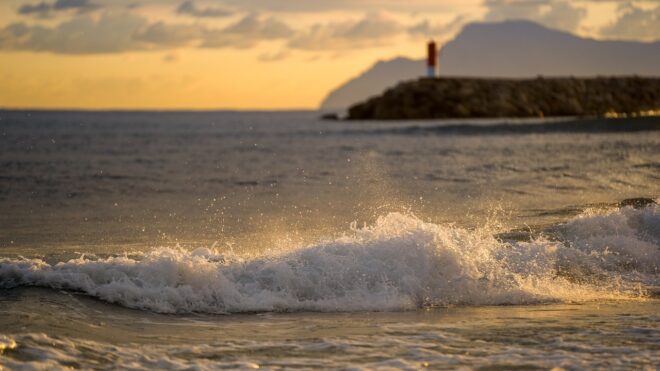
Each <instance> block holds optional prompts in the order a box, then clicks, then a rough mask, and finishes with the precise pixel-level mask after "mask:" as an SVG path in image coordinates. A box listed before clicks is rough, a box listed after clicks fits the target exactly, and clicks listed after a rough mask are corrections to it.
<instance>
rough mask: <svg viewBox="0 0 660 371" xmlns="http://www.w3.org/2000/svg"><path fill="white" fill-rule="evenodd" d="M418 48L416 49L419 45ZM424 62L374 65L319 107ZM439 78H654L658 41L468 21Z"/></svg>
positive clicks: (361, 95)
mask: <svg viewBox="0 0 660 371" xmlns="http://www.w3.org/2000/svg"><path fill="white" fill-rule="evenodd" d="M420 49H422V48H421V47H420ZM424 63H425V62H424V60H421V59H420V60H413V59H408V58H401V57H400V58H395V59H392V60H389V61H379V62H378V63H376V64H375V65H374V66H373V67H371V68H370V69H369V70H367V71H366V72H364V73H363V74H361V75H360V76H358V77H356V78H354V79H352V80H350V81H348V82H347V83H345V84H343V85H341V86H340V87H338V88H337V89H335V90H333V91H332V92H330V94H328V96H327V97H326V98H325V100H324V101H323V102H322V103H321V109H326V110H333V109H334V110H337V109H345V108H347V107H348V106H350V105H352V104H354V103H357V102H359V101H362V100H364V99H366V98H368V97H370V96H373V95H377V94H380V93H382V91H383V90H385V89H386V88H388V87H391V86H393V85H395V84H396V83H398V82H401V81H404V80H409V79H415V78H417V77H420V76H422V75H423V74H424V73H425V70H426V66H425V65H424ZM440 75H441V76H466V77H468V76H470V77H510V78H523V77H535V76H538V75H543V76H597V75H640V76H660V41H656V42H653V43H643V42H634V41H600V40H593V39H585V38H581V37H577V36H575V35H572V34H570V33H566V32H562V31H557V30H552V29H548V28H546V27H543V26H541V25H539V24H536V23H533V22H528V21H507V22H502V23H472V24H469V25H467V26H465V27H464V28H463V30H462V31H461V32H460V33H459V35H458V36H457V37H456V38H455V39H454V40H452V41H450V42H449V43H447V44H445V46H444V47H443V48H442V50H441V56H440Z"/></svg>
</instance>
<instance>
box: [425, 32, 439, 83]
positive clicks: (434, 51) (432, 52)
mask: <svg viewBox="0 0 660 371" xmlns="http://www.w3.org/2000/svg"><path fill="white" fill-rule="evenodd" d="M437 66H438V48H437V46H436V45H435V41H433V40H431V41H429V43H428V45H427V56H426V68H427V70H426V76H427V77H428V78H430V79H432V78H435V73H436V69H437Z"/></svg>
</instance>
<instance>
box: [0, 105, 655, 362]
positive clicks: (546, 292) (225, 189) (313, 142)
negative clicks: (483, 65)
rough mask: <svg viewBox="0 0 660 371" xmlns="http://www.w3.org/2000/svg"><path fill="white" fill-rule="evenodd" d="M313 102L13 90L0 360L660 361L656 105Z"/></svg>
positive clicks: (4, 136)
mask: <svg viewBox="0 0 660 371" xmlns="http://www.w3.org/2000/svg"><path fill="white" fill-rule="evenodd" d="M315 116H316V114H315V113H308V112H290V113H231V112H217V113H147V112H142V113H128V112H124V113H117V112H109V113H93V112H12V111H0V144H1V145H0V169H1V173H0V211H2V212H0V225H1V226H2V227H1V228H0V290H1V291H0V312H2V313H5V314H6V315H4V316H2V319H0V349H4V351H3V352H2V355H0V365H4V366H6V367H9V368H15V367H20V366H33V367H45V368H52V367H83V368H88V367H92V368H109V367H121V368H142V367H160V368H187V367H191V366H197V367H201V368H215V367H237V368H250V367H256V366H261V367H271V368H280V367H307V368H315V367H341V368H343V367H349V366H350V367H358V368H359V367H365V368H374V367H382V368H387V367H391V368H420V367H426V366H428V367H432V368H458V367H462V366H465V367H469V368H480V367H493V368H506V369H508V368H512V367H521V368H552V367H563V368H568V369H570V368H636V369H639V368H642V369H643V368H648V369H652V368H653V367H654V365H655V364H658V363H659V362H658V361H659V359H658V352H659V351H660V335H659V334H660V323H659V321H658V319H659V318H660V311H659V310H658V308H659V306H658V304H660V302H658V300H657V299H655V298H656V297H657V296H658V292H659V291H660V290H659V287H660V277H659V273H660V270H659V269H660V268H659V267H660V207H658V206H657V205H656V204H654V203H653V202H650V201H649V202H650V203H649V202H647V203H645V204H637V205H635V206H636V208H635V207H632V206H625V205H621V204H620V203H619V202H620V201H622V200H624V199H628V198H632V197H645V198H648V199H650V200H653V199H656V200H657V198H658V195H659V194H660V173H659V171H658V170H660V162H658V159H660V130H659V127H660V120H659V119H658V118H644V119H624V120H615V121H604V120H583V121H579V122H572V121H570V120H568V119H561V120H531V121H507V120H498V121H488V120H485V121H483V120H482V121H471V122H460V121H459V122H457V121H430V122H393V123H378V122H372V123H350V122H321V121H318V120H317V119H316V118H315ZM466 124H468V125H466ZM613 128H616V129H613ZM621 128H623V129H621Z"/></svg>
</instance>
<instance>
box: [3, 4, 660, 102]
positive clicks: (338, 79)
mask: <svg viewBox="0 0 660 371" xmlns="http://www.w3.org/2000/svg"><path fill="white" fill-rule="evenodd" d="M510 19H527V20H532V21H535V22H538V23H541V24H543V25H545V26H547V27H550V28H555V29H560V30H564V31H568V32H571V33H574V34H577V35H580V36H583V37H590V38H595V39H621V40H636V41H654V40H659V39H660V0H653V1H621V0H570V1H569V0H406V1H401V0H332V1H330V0H327V1H323V0H0V107H3V108H57V109H71V108H81V109H164V110H169V109H238V110H251V109H260V110H271V109H272V110H280V109H313V108H316V107H318V105H319V103H320V102H321V100H322V99H323V98H324V97H325V95H326V94H327V93H328V92H329V91H330V90H332V89H334V88H336V87H337V86H339V85H341V84H342V83H344V82H345V81H346V80H348V79H350V78H352V77H354V76H357V75H358V74H360V73H361V72H363V71H364V70H366V69H368V68H369V67H370V66H371V65H372V64H374V63H375V62H376V61H378V60H383V59H390V58H393V57H397V56H407V57H414V58H423V57H424V53H425V42H426V40H427V39H429V38H434V39H436V40H438V41H440V42H441V43H442V42H447V41H449V40H451V39H452V38H453V37H454V36H455V35H456V34H457V33H458V32H460V30H461V28H462V26H464V25H465V24H467V23H470V22H498V21H504V20H510Z"/></svg>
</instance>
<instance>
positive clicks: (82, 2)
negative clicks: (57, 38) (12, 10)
mask: <svg viewBox="0 0 660 371" xmlns="http://www.w3.org/2000/svg"><path fill="white" fill-rule="evenodd" d="M100 7H101V6H100V5H98V4H96V3H93V2H91V1H90V0H56V1H55V2H54V3H47V2H45V1H42V2H40V3H37V4H25V5H22V6H20V7H19V8H18V14H21V15H30V16H35V17H38V18H49V17H51V16H52V15H53V13H54V12H59V11H69V10H75V11H77V12H78V13H83V12H87V11H91V10H95V9H98V8H100Z"/></svg>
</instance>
